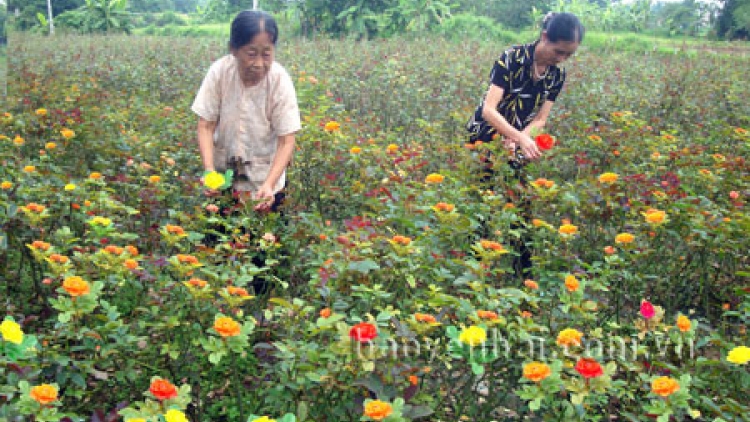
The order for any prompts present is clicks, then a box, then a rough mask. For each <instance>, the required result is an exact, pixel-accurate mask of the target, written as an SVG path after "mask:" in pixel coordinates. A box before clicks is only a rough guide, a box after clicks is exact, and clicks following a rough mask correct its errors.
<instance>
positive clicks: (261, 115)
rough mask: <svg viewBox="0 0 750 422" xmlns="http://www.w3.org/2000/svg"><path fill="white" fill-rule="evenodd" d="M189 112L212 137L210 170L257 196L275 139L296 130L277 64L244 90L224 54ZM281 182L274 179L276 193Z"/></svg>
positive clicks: (293, 102)
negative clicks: (208, 125)
mask: <svg viewBox="0 0 750 422" xmlns="http://www.w3.org/2000/svg"><path fill="white" fill-rule="evenodd" d="M192 110H193V112H195V113H196V114H197V115H198V116H200V117H202V118H204V119H205V120H207V121H210V122H218V124H217V127H216V131H215V132H214V168H215V169H216V170H217V171H219V172H223V171H225V170H227V169H229V168H232V169H234V171H235V183H234V188H235V189H237V190H241V191H256V190H257V189H258V188H259V187H260V185H262V184H263V182H264V181H265V180H266V177H267V176H268V172H269V171H270V169H271V163H272V162H273V158H274V155H275V154H276V148H277V146H278V137H279V136H282V135H289V134H292V133H295V132H297V131H299V130H300V129H301V123H300V114H299V106H298V104H297V94H296V92H295V90H294V84H293V83H292V79H291V78H290V76H289V74H288V73H287V71H286V70H285V69H284V68H283V67H282V66H281V65H280V64H279V63H277V62H274V63H273V64H272V65H271V68H270V70H269V72H268V75H266V77H265V78H264V79H263V80H262V81H261V82H260V83H258V84H257V85H255V86H252V87H245V85H244V84H243V83H242V80H241V78H240V74H239V72H238V71H237V63H236V59H235V58H234V56H233V55H231V54H228V55H226V56H224V57H222V58H221V59H219V60H217V61H216V62H214V63H213V64H212V65H211V67H210V68H209V70H208V73H207V74H206V77H205V78H204V79H203V83H202V84H201V87H200V89H199V91H198V94H197V96H196V97H195V100H194V101H193V105H192ZM285 183H286V172H284V174H282V175H281V177H279V180H278V182H277V183H276V186H275V187H274V190H275V191H279V190H280V189H282V188H283V187H284V185H285Z"/></svg>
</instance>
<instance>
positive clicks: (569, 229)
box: [559, 224, 578, 236]
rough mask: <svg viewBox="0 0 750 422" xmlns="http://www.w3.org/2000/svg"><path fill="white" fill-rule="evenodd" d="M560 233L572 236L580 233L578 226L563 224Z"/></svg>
mask: <svg viewBox="0 0 750 422" xmlns="http://www.w3.org/2000/svg"><path fill="white" fill-rule="evenodd" d="M559 231H560V234H562V235H566V236H572V235H574V234H576V233H578V226H574V225H572V224H563V225H562V226H560V230H559Z"/></svg>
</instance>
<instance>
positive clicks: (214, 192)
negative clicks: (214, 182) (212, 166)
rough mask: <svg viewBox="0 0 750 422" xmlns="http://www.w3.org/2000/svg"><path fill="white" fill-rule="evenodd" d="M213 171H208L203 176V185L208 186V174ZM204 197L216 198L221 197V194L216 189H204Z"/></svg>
mask: <svg viewBox="0 0 750 422" xmlns="http://www.w3.org/2000/svg"><path fill="white" fill-rule="evenodd" d="M212 171H213V170H206V171H205V172H204V174H203V176H201V185H203V186H206V174H207V173H209V172H212ZM203 195H204V196H207V197H209V198H215V197H217V196H219V195H221V192H219V191H218V190H216V189H211V188H206V189H203Z"/></svg>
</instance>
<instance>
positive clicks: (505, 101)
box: [467, 13, 584, 160]
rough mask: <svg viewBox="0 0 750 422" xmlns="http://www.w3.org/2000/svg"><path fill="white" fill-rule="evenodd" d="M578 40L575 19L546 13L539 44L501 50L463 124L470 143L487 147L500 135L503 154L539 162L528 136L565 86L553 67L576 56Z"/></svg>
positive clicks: (541, 124)
mask: <svg viewBox="0 0 750 422" xmlns="http://www.w3.org/2000/svg"><path fill="white" fill-rule="evenodd" d="M583 34H584V28H583V26H582V25H581V22H580V21H579V20H578V18H577V17H576V16H575V15H573V14H571V13H550V14H548V15H547V16H546V17H545V18H544V22H543V23H542V33H541V35H540V37H539V39H538V40H536V41H535V42H533V43H532V44H526V45H521V46H514V47H512V48H510V49H508V50H506V51H505V52H504V53H503V54H502V55H501V56H500V58H499V59H498V60H497V61H496V62H495V64H494V66H493V68H492V72H491V73H490V80H491V83H490V87H489V89H488V90H487V93H486V94H485V96H484V99H483V101H482V104H481V105H480V106H479V107H478V108H477V110H476V112H475V113H474V115H473V117H472V119H471V120H470V121H469V123H468V124H467V129H468V130H469V132H470V133H471V136H470V140H471V141H472V142H476V141H483V142H489V141H491V140H492V139H494V138H495V137H496V135H499V136H500V137H501V138H502V139H503V142H504V144H505V147H506V148H508V149H515V148H520V149H521V152H522V153H523V155H524V156H525V157H526V158H527V159H530V160H536V159H538V158H539V157H541V152H540V151H539V148H538V147H537V146H536V143H535V142H534V141H533V140H532V139H531V136H530V134H531V130H532V129H533V128H540V129H541V128H542V127H544V125H545V124H546V122H547V117H548V116H549V113H550V110H551V109H552V105H553V104H554V103H555V100H556V99H557V96H558V94H559V93H560V91H561V90H562V87H563V85H564V83H565V70H564V69H561V68H560V67H558V65H560V64H561V63H562V62H564V61H565V60H567V59H568V58H569V57H570V56H572V55H573V54H574V53H575V52H576V50H577V49H578V46H579V44H580V43H581V41H582V40H583Z"/></svg>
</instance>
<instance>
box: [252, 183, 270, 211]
mask: <svg viewBox="0 0 750 422" xmlns="http://www.w3.org/2000/svg"><path fill="white" fill-rule="evenodd" d="M255 200H257V201H260V202H259V203H258V204H257V205H256V206H255V207H254V208H253V209H254V210H255V211H259V212H268V211H271V206H272V205H273V201H274V191H273V188H271V187H270V186H267V185H266V184H263V185H262V186H261V187H260V188H258V191H257V192H256V193H255Z"/></svg>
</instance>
